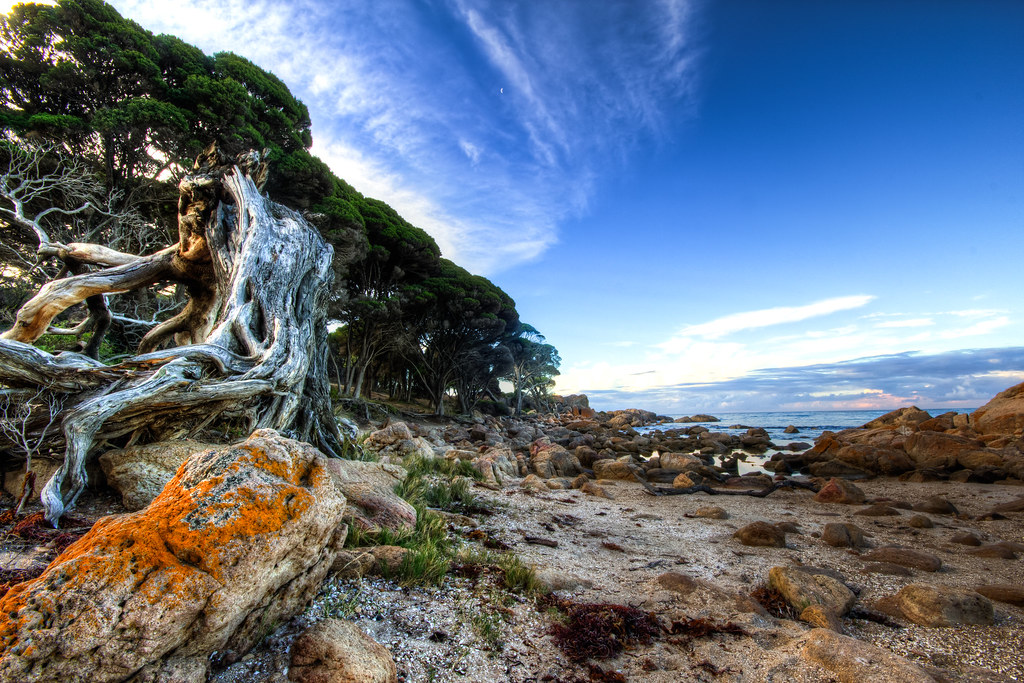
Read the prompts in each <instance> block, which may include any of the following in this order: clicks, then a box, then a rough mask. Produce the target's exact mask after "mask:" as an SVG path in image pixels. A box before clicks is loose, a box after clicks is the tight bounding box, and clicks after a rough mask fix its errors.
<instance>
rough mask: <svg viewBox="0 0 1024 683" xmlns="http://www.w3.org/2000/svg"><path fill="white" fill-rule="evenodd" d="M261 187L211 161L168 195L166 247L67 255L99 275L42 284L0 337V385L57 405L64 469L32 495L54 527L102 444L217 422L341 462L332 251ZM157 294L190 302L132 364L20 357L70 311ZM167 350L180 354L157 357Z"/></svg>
mask: <svg viewBox="0 0 1024 683" xmlns="http://www.w3.org/2000/svg"><path fill="white" fill-rule="evenodd" d="M264 176H265V167H264V166H263V164H262V163H261V161H260V159H259V157H258V156H257V155H255V154H249V155H246V156H245V157H240V158H239V159H238V160H236V161H235V163H230V162H228V160H227V159H225V158H223V157H222V156H221V155H220V154H219V153H218V152H217V151H216V150H213V149H211V150H208V151H207V152H206V153H205V154H204V155H203V157H201V158H200V160H199V161H197V168H196V172H195V173H194V174H193V175H191V176H188V177H186V178H185V179H184V180H182V182H181V184H180V186H179V187H180V191H181V194H180V197H181V198H180V200H179V206H178V218H179V221H178V223H179V242H178V244H177V245H175V246H174V247H169V248H167V249H164V250H162V251H160V252H157V253H156V254H153V255H151V256H147V257H136V258H134V259H133V258H131V257H130V255H125V254H121V253H120V252H113V251H112V250H106V251H104V250H103V249H102V248H92V247H95V246H96V245H73V249H72V247H71V246H69V247H68V249H69V251H75V252H76V253H77V255H78V256H79V257H82V258H81V260H82V261H85V262H88V263H90V264H92V265H93V266H97V265H99V266H108V267H105V268H104V269H102V270H97V271H94V272H87V273H81V274H79V275H72V276H70V277H67V278H64V279H62V280H57V281H54V282H51V283H48V284H47V285H45V286H44V287H43V288H42V289H41V290H40V292H39V294H38V295H37V296H36V297H34V298H33V299H32V300H31V301H30V302H29V303H27V304H26V305H25V306H24V307H23V308H22V310H21V311H19V313H18V320H17V323H16V324H15V326H14V327H13V328H12V329H11V330H8V331H7V332H5V333H4V334H3V335H2V336H0V337H2V339H0V383H2V384H4V385H6V386H8V387H12V388H20V387H28V388H31V387H43V388H44V389H45V390H46V391H50V392H56V393H60V394H63V395H65V396H64V397H63V399H64V403H63V405H64V411H63V413H62V415H61V437H60V439H59V440H58V441H56V442H54V443H55V445H57V446H59V447H62V448H63V450H64V463H63V465H62V467H61V468H60V469H59V470H58V471H57V473H56V474H55V475H54V476H53V477H52V478H51V479H50V480H49V481H48V482H47V483H46V485H45V486H44V488H43V493H42V501H43V504H44V506H45V508H46V515H47V519H48V520H49V521H50V522H51V523H53V524H54V525H56V523H57V521H58V520H59V518H60V516H61V515H62V514H63V513H64V511H66V510H67V509H69V508H70V507H71V506H73V505H74V503H75V501H76V499H77V498H78V496H79V495H80V494H81V492H82V490H83V489H84V486H85V464H86V459H87V457H88V456H89V454H90V451H91V450H92V449H93V447H94V445H95V444H96V443H98V442H99V441H101V440H103V439H111V438H117V437H119V436H124V435H126V434H132V433H135V434H136V435H138V434H142V433H145V434H148V435H150V436H151V437H152V438H154V439H156V438H173V437H174V436H178V435H180V436H184V435H186V434H188V433H190V432H192V431H194V430H195V429H196V428H197V426H198V425H201V424H203V423H204V422H207V421H209V419H210V417H211V415H216V414H221V413H223V414H225V415H230V416H232V417H234V418H235V419H243V420H244V421H245V422H246V423H247V427H248V429H249V430H252V429H258V428H263V427H270V428H273V429H277V430H279V431H283V432H285V433H286V434H288V435H289V436H292V437H294V438H298V439H300V440H304V441H311V442H312V443H314V444H316V445H317V446H319V447H320V448H321V450H324V451H325V452H327V453H329V454H336V453H337V452H338V451H340V448H341V444H342V441H343V437H342V436H341V433H340V431H339V428H338V423H337V421H336V420H335V418H334V416H333V414H332V412H331V408H330V396H329V384H328V380H327V355H326V354H327V339H326V335H327V326H326V303H327V297H328V293H329V288H330V285H331V281H332V277H333V271H332V268H331V259H332V253H333V252H332V249H331V247H330V245H328V244H327V243H326V242H325V241H324V240H323V238H322V237H321V236H320V235H319V233H318V232H317V231H316V230H315V229H314V228H313V227H311V226H310V225H309V224H308V223H307V222H306V221H305V220H304V219H303V218H302V217H301V216H300V215H299V214H297V213H295V212H294V211H292V210H290V209H287V208H285V207H283V206H280V205H278V204H275V203H273V202H271V201H270V200H268V199H266V198H265V197H263V196H262V195H261V194H260V192H259V189H258V187H257V186H256V184H255V183H254V181H253V179H252V178H253V177H257V178H259V177H264ZM157 282H173V283H178V284H180V285H182V286H183V287H184V288H185V289H186V291H187V292H188V294H189V295H190V301H189V303H188V305H187V306H186V308H185V309H184V310H183V311H182V312H181V313H179V314H178V315H177V316H175V317H174V318H172V319H171V320H170V321H167V322H165V323H162V324H160V325H158V326H156V327H155V328H153V329H152V330H151V331H150V332H149V334H147V335H146V338H145V339H144V341H143V344H142V348H140V354H139V355H136V356H135V357H133V358H130V359H128V360H125V361H124V362H122V363H120V364H118V365H114V366H110V367H108V366H105V365H103V364H102V363H99V362H97V361H93V360H92V359H90V358H87V357H85V356H83V355H81V354H76V353H64V354H60V355H51V354H48V353H46V352H44V351H40V350H38V349H35V348H34V347H31V346H28V345H27V344H26V342H31V341H34V340H35V339H37V338H38V337H39V335H41V334H43V333H44V332H45V331H46V330H47V328H48V327H49V323H50V321H51V320H52V319H53V317H54V315H57V314H58V313H59V312H60V311H62V310H64V309H65V308H66V307H67V306H69V305H72V304H74V303H78V302H81V301H83V300H85V299H86V298H87V297H90V296H99V295H102V294H107V293H112V292H120V291H126V290H129V289H134V288H138V287H145V286H149V285H152V284H154V283H157ZM172 337H173V340H174V342H175V343H176V344H177V346H174V347H172V348H169V349H164V350H160V346H161V345H163V344H164V343H167V342H169V341H170V340H171V339H172ZM133 438H134V437H133ZM65 488H67V490H65Z"/></svg>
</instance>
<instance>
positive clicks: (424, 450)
mask: <svg viewBox="0 0 1024 683" xmlns="http://www.w3.org/2000/svg"><path fill="white" fill-rule="evenodd" d="M363 450H366V451H370V452H371V453H376V454H377V455H380V456H390V457H392V458H395V459H397V460H402V459H403V458H407V457H415V456H419V457H423V458H433V457H434V456H435V453H434V448H433V446H431V445H430V442H429V441H427V440H426V439H424V438H423V437H419V436H415V435H414V434H413V432H412V430H411V429H410V428H409V425H407V424H405V423H404V422H393V423H391V424H390V425H388V426H387V427H384V428H383V429H378V430H377V431H375V432H372V433H371V434H370V435H369V436H368V437H366V440H365V441H363Z"/></svg>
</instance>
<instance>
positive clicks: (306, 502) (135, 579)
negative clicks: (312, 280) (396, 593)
mask: <svg viewBox="0 0 1024 683" xmlns="http://www.w3.org/2000/svg"><path fill="white" fill-rule="evenodd" d="M324 465H325V458H324V456H323V455H322V454H320V453H319V452H318V451H316V450H315V449H314V448H312V447H311V446H308V445H307V444H301V443H298V442H294V441H290V440H287V439H284V438H282V437H280V436H278V435H277V434H276V432H273V431H271V430H260V431H258V432H255V433H254V434H253V435H252V436H251V437H250V438H249V439H248V440H247V441H246V442H245V443H243V444H240V445H238V446H234V447H228V448H225V449H224V450H221V451H216V452H206V453H201V454H199V455H197V456H194V457H193V458H190V459H189V460H188V461H186V462H185V463H184V464H183V465H182V466H181V467H180V468H179V470H178V472H177V473H176V474H175V476H174V478H173V479H172V480H171V482H170V483H168V485H167V486H166V487H165V488H164V490H163V492H162V493H161V494H160V495H159V496H158V497H157V498H156V499H155V500H154V501H153V502H152V504H150V506H149V507H148V508H145V509H144V510H140V511H139V512H135V513H131V514H126V515H116V516H111V517H106V518H103V519H101V520H100V521H99V522H97V523H96V525H95V526H94V527H93V529H92V530H91V531H90V532H89V533H88V534H86V535H85V536H84V537H82V538H81V539H80V540H79V541H77V542H75V543H74V544H72V545H71V546H70V547H68V548H67V549H66V550H65V551H64V552H63V553H62V554H61V555H59V556H58V557H57V558H56V559H55V560H54V561H53V562H52V563H51V564H50V566H49V567H47V570H46V571H45V572H44V573H43V575H41V576H40V577H39V578H37V579H34V580H32V581H28V582H25V583H22V584H19V585H18V586H15V587H14V588H13V589H12V590H11V591H10V592H8V594H7V595H6V596H4V597H3V599H0V680H8V678H6V677H5V676H8V675H10V674H15V673H17V674H18V676H16V678H17V679H18V680H26V681H27V680H36V678H35V674H34V673H33V674H32V675H31V676H30V677H28V678H25V677H24V676H25V675H28V672H29V670H30V669H31V671H32V672H36V671H37V670H39V667H38V666H29V662H31V661H36V663H37V664H38V663H39V660H41V659H43V658H45V659H46V661H47V666H46V667H44V668H45V669H46V670H47V671H48V672H49V673H48V674H47V675H48V676H51V677H55V676H56V675H57V672H59V671H64V670H65V669H66V670H68V671H74V670H75V668H76V667H81V668H78V669H77V670H78V671H91V673H90V676H91V678H90V680H117V679H118V678H119V677H127V676H129V675H131V674H133V672H135V671H137V670H139V669H140V668H141V667H142V666H145V665H147V664H152V663H153V662H154V661H157V660H160V659H161V658H167V657H168V656H170V655H173V654H187V655H188V656H191V657H200V656H208V655H209V653H210V652H212V651H213V650H215V649H220V648H223V647H225V645H226V644H229V645H230V644H236V645H237V646H238V647H241V648H247V647H248V645H249V644H251V643H249V642H248V641H250V640H252V638H253V637H254V635H253V634H246V633H239V632H238V631H239V630H240V627H243V626H244V625H245V624H249V623H250V622H252V621H254V620H253V619H250V618H248V617H250V615H251V614H252V613H253V612H254V611H262V612H265V613H266V614H267V616H268V617H277V616H279V612H281V610H282V609H283V610H284V611H285V612H287V611H288V610H290V609H293V608H296V609H297V608H298V607H300V606H301V605H284V606H282V605H276V604H274V603H273V600H274V596H275V594H277V593H278V592H282V593H287V594H288V595H292V593H297V595H296V596H295V597H294V598H293V599H292V601H293V602H296V601H298V600H302V602H303V603H304V601H305V598H304V597H303V591H302V590H298V591H290V590H289V591H283V590H282V588H283V587H285V586H293V585H296V584H295V582H299V583H298V584H297V587H299V588H302V587H304V586H305V585H306V584H307V583H308V584H310V589H311V590H312V589H315V587H316V585H318V584H319V582H320V580H322V578H323V576H324V575H325V574H326V572H327V570H328V569H329V567H330V565H331V562H332V561H333V556H334V553H335V552H336V551H337V549H338V547H340V543H341V541H340V540H339V538H343V536H341V534H340V533H339V527H341V518H342V514H343V512H344V508H345V499H344V497H343V496H342V495H341V494H340V493H339V492H338V491H337V490H336V488H335V486H334V484H333V481H332V479H331V477H330V475H329V474H328V473H327V471H326V469H325V466H324ZM341 529H343V527H341ZM241 630H244V629H241ZM229 641H231V642H229ZM235 641H237V643H236V642H235ZM203 652H205V653H206V654H205V655H202V653H203ZM101 660H103V662H104V663H103V664H102V665H100V662H101ZM64 664H66V666H65V667H64V668H62V665H64ZM94 666H100V674H97V673H95V670H94V669H92V667H94ZM204 666H205V664H204ZM102 672H108V673H107V675H106V677H105V676H104V675H101V674H102ZM12 680H13V679H12ZM39 680H45V677H40V678H39Z"/></svg>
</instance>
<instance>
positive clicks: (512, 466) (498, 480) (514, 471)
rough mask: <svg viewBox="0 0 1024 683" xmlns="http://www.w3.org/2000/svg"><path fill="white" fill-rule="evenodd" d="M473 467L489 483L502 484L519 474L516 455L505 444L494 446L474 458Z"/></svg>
mask: <svg viewBox="0 0 1024 683" xmlns="http://www.w3.org/2000/svg"><path fill="white" fill-rule="evenodd" d="M472 463H473V467H474V468H475V469H476V471H477V472H479V473H480V474H482V475H483V476H484V481H486V482H488V483H489V484H495V485H500V484H502V483H504V482H505V480H507V479H512V478H514V477H517V476H519V466H518V462H517V460H516V455H515V453H513V452H512V451H511V450H509V449H508V448H506V447H504V446H492V447H491V448H488V449H487V450H486V451H484V452H483V453H482V454H480V455H478V456H476V457H474V458H473V459H472Z"/></svg>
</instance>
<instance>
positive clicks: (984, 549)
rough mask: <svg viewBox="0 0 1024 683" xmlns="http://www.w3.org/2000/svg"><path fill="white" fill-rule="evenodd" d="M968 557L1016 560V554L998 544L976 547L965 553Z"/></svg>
mask: <svg viewBox="0 0 1024 683" xmlns="http://www.w3.org/2000/svg"><path fill="white" fill-rule="evenodd" d="M965 552H966V553H967V554H968V555H973V556H974V557H991V558H994V559H999V560H1016V559H1017V553H1015V552H1013V551H1012V550H1010V549H1009V548H1007V547H1006V546H1005V545H1000V544H998V543H988V544H986V545H982V546H978V547H977V548H971V549H970V550H967V551H965Z"/></svg>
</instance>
